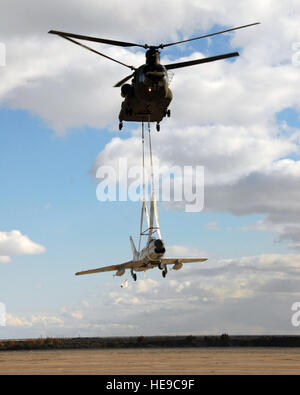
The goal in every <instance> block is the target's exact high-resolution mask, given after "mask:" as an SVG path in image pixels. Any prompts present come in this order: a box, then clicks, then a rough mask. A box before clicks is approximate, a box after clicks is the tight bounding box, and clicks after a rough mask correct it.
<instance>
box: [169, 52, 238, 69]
mask: <svg viewBox="0 0 300 395" xmlns="http://www.w3.org/2000/svg"><path fill="white" fill-rule="evenodd" d="M234 56H239V53H238V52H231V53H227V54H224V55H217V56H211V57H209V58H203V59H196V60H189V61H187V62H180V63H171V64H167V65H165V68H166V69H167V70H172V69H179V68H181V67H188V66H194V65H196V64H201V63H208V62H214V61H215V60H221V59H227V58H232V57H234Z"/></svg>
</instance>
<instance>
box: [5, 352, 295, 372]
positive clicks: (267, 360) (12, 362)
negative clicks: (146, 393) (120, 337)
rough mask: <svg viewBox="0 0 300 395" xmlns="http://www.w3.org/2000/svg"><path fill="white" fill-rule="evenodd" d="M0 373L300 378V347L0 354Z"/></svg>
mask: <svg viewBox="0 0 300 395" xmlns="http://www.w3.org/2000/svg"><path fill="white" fill-rule="evenodd" d="M0 374H102V375H106V374H113V375H121V374H126V375H127V374H128V375H134V374H150V375H155V374H164V375H168V374H170V375H174V374H176V375H186V374H268V375H270V374H300V349H299V348H272V347H270V348H259V347H257V348H248V347H247V348H172V349H163V348H155V349H146V348H139V349H132V348H130V349H101V350H99V349H92V350H32V351H30V350H26V351H4V352H0Z"/></svg>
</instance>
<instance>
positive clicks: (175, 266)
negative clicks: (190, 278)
mask: <svg viewBox="0 0 300 395" xmlns="http://www.w3.org/2000/svg"><path fill="white" fill-rule="evenodd" d="M182 266H183V264H182V263H180V262H177V263H175V265H174V266H173V267H172V270H180V269H181V268H182Z"/></svg>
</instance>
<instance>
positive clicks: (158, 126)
mask: <svg viewBox="0 0 300 395" xmlns="http://www.w3.org/2000/svg"><path fill="white" fill-rule="evenodd" d="M156 130H157V131H158V132H159V131H160V124H159V123H158V122H157V124H156Z"/></svg>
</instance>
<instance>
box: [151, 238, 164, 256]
mask: <svg viewBox="0 0 300 395" xmlns="http://www.w3.org/2000/svg"><path fill="white" fill-rule="evenodd" d="M154 245H155V252H156V253H157V254H164V253H165V252H166V249H165V246H164V242H163V241H162V240H160V239H158V240H155V242H154Z"/></svg>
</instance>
